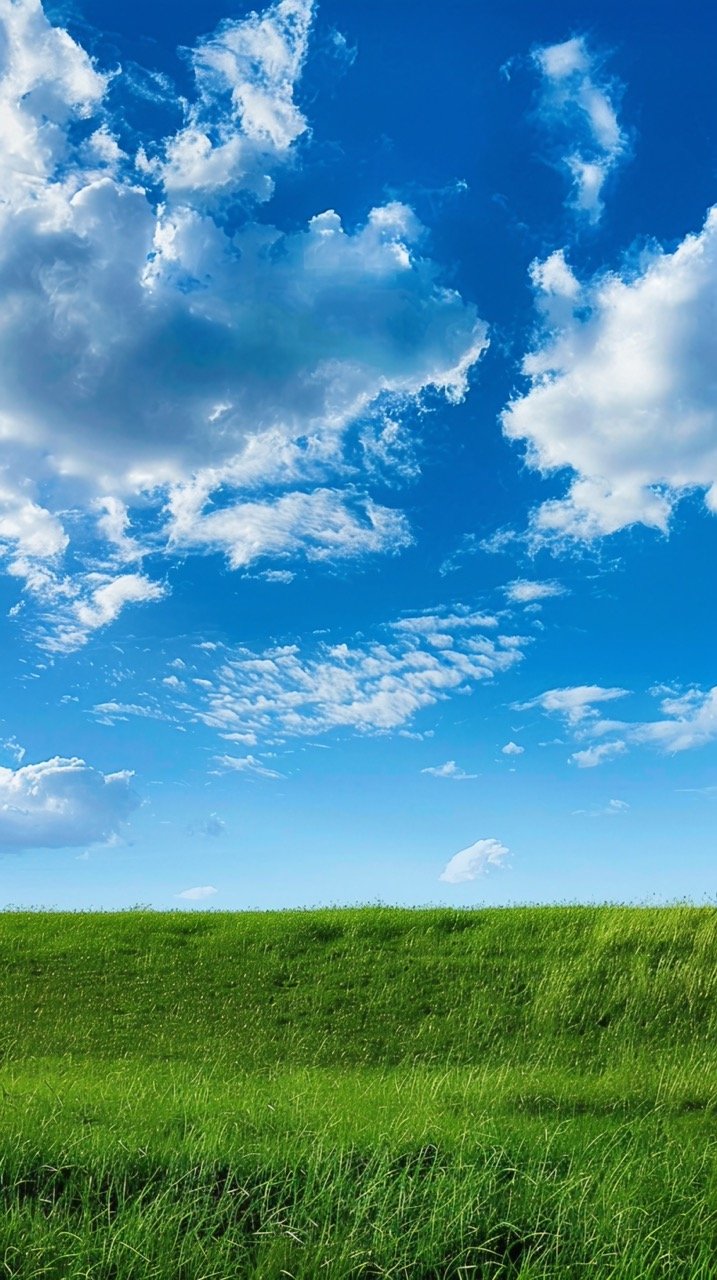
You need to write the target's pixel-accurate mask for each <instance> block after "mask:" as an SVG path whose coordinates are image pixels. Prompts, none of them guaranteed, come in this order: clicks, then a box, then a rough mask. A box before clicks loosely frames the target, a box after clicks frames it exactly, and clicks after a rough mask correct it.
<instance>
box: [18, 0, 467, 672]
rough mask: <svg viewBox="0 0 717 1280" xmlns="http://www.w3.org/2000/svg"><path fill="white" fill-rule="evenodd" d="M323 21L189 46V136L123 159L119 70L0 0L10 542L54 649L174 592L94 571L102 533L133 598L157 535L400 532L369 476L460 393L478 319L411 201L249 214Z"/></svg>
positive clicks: (295, 112)
mask: <svg viewBox="0 0 717 1280" xmlns="http://www.w3.org/2000/svg"><path fill="white" fill-rule="evenodd" d="M312 12H313V9H312V4H311V3H310V2H309V0H279V2H278V3H276V4H274V5H271V6H269V7H268V8H267V9H266V10H265V11H264V12H263V13H260V14H256V13H250V14H249V15H248V16H246V17H244V18H241V19H238V20H229V21H226V22H223V23H221V24H220V26H219V27H218V28H217V29H216V31H214V32H213V33H212V34H210V35H208V36H207V37H205V38H204V39H202V40H200V41H199V42H198V44H197V45H196V47H195V48H194V49H193V50H191V51H189V56H190V58H191V61H192V65H193V68H194V72H195V77H196V93H195V96H194V98H193V99H192V100H191V101H189V102H188V103H187V104H186V118H185V121H184V123H183V125H182V127H181V128H180V129H179V131H178V132H177V133H176V134H175V135H174V136H173V137H170V138H168V139H165V140H164V141H163V142H161V143H155V142H153V140H152V139H150V138H147V139H145V140H144V145H143V148H141V149H140V153H139V155H138V160H137V164H136V165H135V166H134V167H133V162H132V161H131V160H130V159H129V156H128V151H129V144H125V145H123V137H122V129H123V128H124V123H123V116H122V112H121V110H119V111H118V113H117V118H116V120H113V119H112V118H111V116H110V111H111V109H112V104H111V102H110V100H109V99H108V98H107V99H106V98H105V89H106V87H107V83H108V77H107V76H104V75H103V74H101V73H100V72H99V71H98V70H97V69H96V68H95V67H94V66H93V64H92V62H91V60H90V59H89V57H88V56H87V54H86V53H85V52H84V51H83V50H82V49H81V48H80V46H79V45H78V44H77V43H76V42H75V41H73V40H72V39H71V38H70V36H69V35H68V34H67V32H66V31H64V30H62V29H60V28H57V27H53V26H52V25H51V23H50V22H49V21H48V20H47V18H46V17H45V15H44V13H43V10H42V7H41V5H40V4H39V3H38V2H37V0H16V2H15V3H13V4H8V3H4V4H2V5H0V42H2V41H4V47H5V50H6V52H5V63H6V65H5V67H4V72H5V74H4V77H3V81H2V86H0V173H1V174H2V179H3V200H2V204H1V205H0V288H1V289H2V294H3V313H2V317H1V318H0V379H1V380H2V385H3V406H2V415H0V433H1V434H2V438H3V461H4V465H5V472H4V475H3V480H2V489H1V490H0V544H2V545H3V547H4V548H5V557H6V564H7V568H8V570H9V572H11V573H12V574H13V575H14V576H15V577H16V578H17V579H18V582H19V583H21V584H23V587H24V589H25V590H26V591H27V592H28V593H29V596H30V598H31V600H33V599H34V600H35V601H36V602H37V604H38V607H39V609H40V611H41V613H42V614H43V617H44V622H43V625H44V628H45V637H46V642H47V643H48V644H50V645H51V644H52V636H53V635H55V634H59V636H60V638H59V641H58V643H57V646H56V647H58V648H60V649H62V648H72V647H76V646H77V645H78V644H80V643H82V642H83V640H84V639H86V638H87V635H88V634H90V633H91V632H92V631H93V630H96V629H97V628H98V627H101V626H105V625H107V624H108V623H109V622H111V621H112V620H113V619H114V618H116V617H117V612H118V610H117V609H116V608H115V604H117V603H118V600H119V595H122V596H123V603H128V602H129V601H132V600H139V599H142V600H151V599H159V598H160V595H161V593H162V588H161V587H159V586H158V585H157V584H154V585H155V587H156V590H155V591H154V594H152V593H151V588H150V587H149V586H145V587H144V588H142V590H143V594H141V595H140V594H132V593H129V594H127V592H125V593H124V594H123V588H121V587H119V586H116V585H115V586H112V585H111V584H110V582H109V581H108V582H106V583H97V582H96V581H95V582H94V583H93V581H92V580H91V578H90V577H88V574H87V569H86V566H85V565H83V564H82V563H79V565H78V560H77V557H76V555H75V554H74V553H75V552H76V550H77V548H78V547H79V548H81V549H82V551H81V554H82V555H85V554H86V548H87V546H88V544H89V538H88V533H91V535H92V536H94V537H95V538H99V540H100V541H101V543H102V554H103V556H104V557H105V561H107V557H108V556H109V560H110V563H109V565H108V566H106V567H108V568H109V569H111V571H112V572H111V573H108V578H113V579H114V581H115V582H120V581H121V582H123V583H124V586H125V588H127V591H129V580H130V579H133V580H134V581H135V582H137V581H139V580H141V581H143V582H145V583H147V582H148V581H149V580H148V579H146V578H143V577H141V575H139V574H136V575H130V574H126V573H121V574H120V576H119V577H115V574H116V572H117V570H120V569H122V567H126V566H128V565H130V564H132V563H133V562H135V561H139V560H140V559H141V558H142V556H143V555H144V554H145V553H146V549H147V548H148V547H151V549H152V551H153V553H155V554H158V553H160V554H161V553H163V554H184V553H185V552H186V551H187V550H190V551H192V550H197V551H199V552H203V551H208V550H219V551H223V552H224V553H225V554H226V556H227V558H228V560H229V562H230V564H232V565H234V566H237V567H240V568H241V567H243V566H246V565H248V564H250V563H251V561H252V560H253V559H255V558H257V557H275V558H279V559H281V560H284V559H285V558H287V557H296V556H307V557H309V558H312V559H331V558H334V557H336V558H340V557H342V556H357V555H365V554H376V553H381V552H386V551H389V552H390V551H395V550H397V549H399V548H401V547H404V546H406V545H408V542H409V541H410V532H409V530H408V526H407V523H406V520H405V517H404V516H403V515H402V514H401V512H399V511H396V510H393V509H392V508H389V507H386V506H381V505H379V504H378V503H377V502H375V501H374V500H373V499H372V497H371V496H370V494H369V492H368V486H369V485H370V482H371V478H372V476H373V475H374V474H375V472H376V468H377V466H378V464H379V463H380V468H381V471H382V473H384V472H386V469H387V468H388V470H389V471H391V469H393V474H394V475H395V476H396V477H397V478H398V479H400V480H402V481H404V482H405V481H406V480H407V479H410V478H411V476H412V475H414V474H415V473H416V471H417V467H416V465H415V463H414V462H412V461H411V458H412V442H411V440H410V433H411V423H412V422H413V421H415V414H414V415H413V417H412V416H411V414H412V410H414V409H415V408H416V406H421V405H423V403H424V399H425V396H424V393H425V392H426V391H428V390H429V389H432V390H435V391H438V392H440V393H441V394H442V395H443V396H444V397H445V398H446V399H447V400H448V401H459V400H461V399H462V398H463V396H464V395H465V393H466V390H467V385H468V382H467V379H468V373H469V370H470V369H471V367H472V366H473V365H474V364H475V362H476V361H477V360H478V359H479V357H480V356H481V354H482V353H483V352H484V351H485V349H486V346H487V339H486V330H485V325H484V324H483V323H482V322H481V321H480V320H479V318H478V316H477V313H476V311H475V308H474V307H472V306H470V305H468V304H466V303H465V302H464V301H463V299H462V298H461V297H460V296H459V295H458V294H457V292H456V291H455V290H453V289H451V288H449V287H447V286H446V285H445V284H444V283H443V282H442V280H441V278H440V273H439V271H438V269H437V267H436V264H435V263H433V262H432V261H431V260H430V259H429V258H428V257H427V256H425V253H424V252H423V250H422V240H423V228H422V227H421V226H420V224H419V223H418V220H417V219H416V217H415V215H414V214H413V212H412V211H411V209H410V208H408V207H407V206H406V205H404V204H402V203H400V202H398V201H390V202H387V203H385V204H383V205H380V206H378V207H376V208H373V209H370V210H369V211H368V213H367V216H366V217H365V218H364V219H363V221H362V222H359V223H358V224H357V225H352V226H351V227H345V226H344V225H343V224H342V221H341V218H340V217H339V215H338V213H336V212H335V211H333V210H324V211H321V212H319V213H317V215H316V216H314V217H312V218H310V219H309V221H308V223H307V224H306V225H305V226H303V227H301V226H299V227H296V226H292V229H291V230H289V231H283V230H281V228H278V227H275V226H271V225H269V224H267V223H262V222H260V221H259V220H258V209H259V205H260V202H261V201H263V200H264V199H265V198H266V197H267V196H268V195H269V194H270V191H271V187H272V183H273V181H274V176H275V175H276V174H278V173H279V171H280V170H281V168H282V166H284V165H285V164H286V163H288V162H289V161H290V160H291V158H292V156H293V157H294V158H296V142H297V140H298V139H299V138H300V137H301V136H302V134H305V133H306V132H307V130H308V124H307V121H306V119H305V117H304V115H303V113H302V112H301V110H300V108H299V107H298V106H297V103H296V101H295V91H296V86H297V84H298V81H299V78H300V75H301V72H302V68H303V66H304V62H305V59H306V57H307V50H308V41H309V35H310V28H311V20H312ZM112 83H113V98H112V102H114V101H115V100H116V99H117V97H118V95H121V92H122V87H123V85H124V83H125V78H124V76H123V73H122V71H118V72H117V73H116V74H113V78H112ZM239 196H240V197H241V198H240V199H239V198H237V197H239ZM228 197H231V200H232V205H231V217H230V218H229V219H228V220H227V218H226V217H225V213H226V209H227V205H226V200H227V198H228ZM358 434H360V435H361V441H362V443H361V445H359V444H357V435H358ZM28 475H32V476H34V477H35V485H34V487H31V486H28V484H27V482H26V477H27V476H28ZM67 511H72V519H71V521H70V522H69V523H68V525H67V528H65V521H64V520H63V513H66V512H67ZM68 530H69V532H68ZM97 559H98V558H97V556H96V555H95V558H94V565H93V568H96V565H97ZM278 571H279V572H289V571H290V570H289V569H287V568H286V567H285V566H284V565H281V566H279V568H278ZM138 590H139V588H138Z"/></svg>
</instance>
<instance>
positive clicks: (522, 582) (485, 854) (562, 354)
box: [0, 0, 717, 909]
mask: <svg viewBox="0 0 717 1280" xmlns="http://www.w3.org/2000/svg"><path fill="white" fill-rule="evenodd" d="M579 10H580V11H579V14H576V7H575V6H574V5H572V4H569V3H567V0H556V2H555V3H550V4H546V5H540V6H538V5H535V4H533V3H529V2H528V0H505V2H504V3H503V4H501V5H500V6H497V5H496V6H493V7H492V10H491V8H490V7H487V6H478V5H475V4H473V3H469V2H468V0H444V3H443V4H442V5H441V6H436V5H433V4H428V3H425V2H423V0H417V2H416V3H410V4H409V3H408V2H407V0H406V2H404V0H390V2H389V3H385V0H384V2H382V3H379V2H378V0H368V2H367V0H362V3H360V4H359V3H354V2H353V0H341V2H339V0H321V2H320V3H318V4H312V3H311V0H279V3H276V4H274V5H270V6H269V7H267V8H265V9H261V10H256V11H254V10H252V9H251V8H250V7H249V6H247V5H246V4H243V3H233V4H227V3H226V2H224V3H219V2H218V0H210V2H209V3H205V4H203V5H201V6H199V5H197V4H196V3H188V0H179V2H178V3H176V4H173V5H172V6H167V5H165V4H160V3H158V0H147V3H145V4H144V5H141V6H140V5H138V4H136V3H129V4H127V5H122V6H119V5H117V4H115V3H113V4H110V3H109V2H108V0H66V2H65V0H60V2H58V3H49V2H48V3H46V4H45V5H44V6H43V5H42V4H40V3H39V2H38V0H0V170H1V171H2V188H1V190H2V199H1V201H0V281H1V284H2V296H3V307H2V313H1V315H0V432H1V435H2V459H1V463H0V467H1V469H0V550H1V552H2V559H1V567H2V574H1V575H0V628H1V629H2V648H1V650H0V652H1V654H2V663H3V670H2V674H3V695H4V696H3V705H2V707H1V708H0V717H1V720H0V886H1V887H0V907H2V906H3V905H6V906H9V905H15V906H21V907H29V906H39V905H44V906H48V907H77V908H86V907H92V906H95V907H103V908H117V907H127V906H130V905H132V904H134V903H147V904H150V905H152V906H154V907H158V908H170V907H180V906H192V905H194V906H196V907H199V908H206V907H212V908H214V907H216V908H231V909H235V908H241V907H273V906H277V907H285V906H292V905H306V906H310V905H318V904H322V903H327V904H328V903H354V902H374V901H385V902H397V903H404V904H407V905H410V904H422V903H428V902H436V903H438V902H442V903H452V904H457V905H468V904H478V903H483V902H485V903H508V902H552V901H600V900H611V901H637V902H647V901H667V900H674V899H677V898H689V899H691V900H694V901H698V902H699V901H707V900H709V901H714V898H715V893H716V891H717V877H716V876H715V856H714V855H715V838H714V829H715V816H716V812H717V810H716V808H715V806H716V805H717V770H716V769H715V764H716V761H717V684H716V676H715V663H714V652H715V641H714V637H715V630H716V629H717V610H716V609H715V603H714V591H715V588H714V582H713V573H712V566H713V564H714V562H715V550H716V549H717V337H716V335H717V314H716V312H717V305H716V303H717V205H715V203H714V202H715V200H717V182H716V170H717V138H716V134H715V119H716V117H717V91H716V90H715V81H714V58H715V43H716V38H717V18H716V17H715V13H714V12H713V11H712V10H709V9H708V6H705V5H703V4H701V3H697V2H696V0H687V3H685V4H683V5H680V6H679V7H678V6H676V5H673V4H666V3H663V4H649V5H648V4H646V3H642V2H640V3H635V4H632V5H625V4H618V3H616V2H612V0H610V2H607V3H606V2H604V0H600V3H598V2H597V0H588V3H586V4H583V5H581V6H580V7H579Z"/></svg>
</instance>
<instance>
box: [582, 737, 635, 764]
mask: <svg viewBox="0 0 717 1280" xmlns="http://www.w3.org/2000/svg"><path fill="white" fill-rule="evenodd" d="M626 751H627V747H626V745H625V743H624V742H623V741H622V740H621V739H619V738H616V739H615V740H614V741H613V742H601V743H600V745H599V746H594V747H586V748H585V749H584V750H583V751H574V752H573V754H572V755H571V756H570V760H571V761H572V763H573V764H576V765H577V766H578V769H594V768H596V766H597V765H599V764H605V762H606V761H607V760H614V758H615V756H621V755H624V753H625V752H626Z"/></svg>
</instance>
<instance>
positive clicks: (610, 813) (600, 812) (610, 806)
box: [573, 800, 630, 818]
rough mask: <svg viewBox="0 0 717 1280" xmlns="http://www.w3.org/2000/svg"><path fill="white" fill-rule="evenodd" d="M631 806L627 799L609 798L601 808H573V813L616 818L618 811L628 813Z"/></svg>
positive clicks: (587, 816) (577, 815)
mask: <svg viewBox="0 0 717 1280" xmlns="http://www.w3.org/2000/svg"><path fill="white" fill-rule="evenodd" d="M629 808H630V806H629V804H628V803H627V801H626V800H608V802H607V804H606V805H603V807H602V808H601V809H573V814H574V816H575V817H585V818H614V817H615V816H616V815H617V814H618V813H627V811H628V809H629Z"/></svg>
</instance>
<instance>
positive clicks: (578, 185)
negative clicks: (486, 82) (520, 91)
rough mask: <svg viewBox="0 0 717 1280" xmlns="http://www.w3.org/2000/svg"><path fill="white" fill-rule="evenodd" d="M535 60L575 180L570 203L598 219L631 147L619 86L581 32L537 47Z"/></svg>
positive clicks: (543, 108)
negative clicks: (608, 186)
mask: <svg viewBox="0 0 717 1280" xmlns="http://www.w3.org/2000/svg"><path fill="white" fill-rule="evenodd" d="M533 61H534V63H535V65H536V66H537V68H538V70H539V72H540V74H541V94H540V101H539V107H538V112H539V116H540V118H541V119H542V120H543V121H544V122H545V124H546V125H547V127H548V128H549V129H550V131H551V133H552V134H553V135H554V136H555V139H556V143H557V146H558V147H559V148H561V150H560V159H559V164H560V166H561V167H562V168H563V169H564V170H565V172H566V173H567V174H568V175H569V177H570V179H571V183H572V189H571V197H570V203H571V205H572V207H573V208H574V209H575V210H576V211H577V212H578V213H580V214H582V215H583V216H584V217H585V218H586V219H587V220H588V222H591V223H596V222H598V221H599V220H600V217H601V215H602V212H603V208H604V201H603V188H604V186H605V181H606V179H607V177H608V175H609V174H610V173H611V172H612V171H613V170H614V169H615V168H616V167H617V165H618V164H619V163H620V161H622V160H624V158H625V156H626V153H627V138H626V135H625V133H624V132H623V130H622V128H621V126H620V123H619V121H618V118H617V111H616V107H615V99H616V97H617V94H618V92H619V89H618V86H617V85H616V83H615V81H614V80H612V81H611V80H608V79H606V78H605V76H604V74H603V71H602V63H603V61H604V59H602V58H601V57H600V56H599V55H598V54H596V53H595V52H593V51H592V50H590V49H589V48H588V45H587V41H586V40H585V39H584V37H582V36H573V37H572V39H570V40H565V41H563V43H562V44H552V45H545V46H543V47H542V48H540V49H536V51H535V52H534V54H533Z"/></svg>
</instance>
